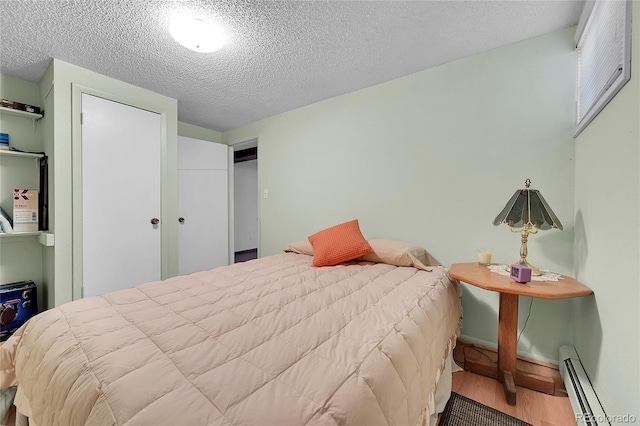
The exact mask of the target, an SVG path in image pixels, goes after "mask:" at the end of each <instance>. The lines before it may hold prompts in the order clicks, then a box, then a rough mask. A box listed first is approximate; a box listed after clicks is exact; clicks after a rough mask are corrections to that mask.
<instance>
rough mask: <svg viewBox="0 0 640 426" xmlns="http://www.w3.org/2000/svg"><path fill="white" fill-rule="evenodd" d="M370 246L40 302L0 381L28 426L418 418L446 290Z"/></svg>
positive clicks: (448, 342)
mask: <svg viewBox="0 0 640 426" xmlns="http://www.w3.org/2000/svg"><path fill="white" fill-rule="evenodd" d="M375 254H376V253H375V252H374V253H372V254H371V255H370V259H371V256H373V258H372V259H373V261H367V260H366V256H365V258H361V259H357V260H356V261H350V262H347V263H342V264H339V265H336V266H329V267H314V266H313V256H311V255H309V254H308V253H305V250H304V249H302V250H300V249H298V248H296V247H294V246H292V245H289V246H288V247H287V250H286V251H285V252H283V253H280V254H276V255H272V256H267V257H263V258H260V259H257V260H253V261H249V262H244V263H237V264H234V265H230V266H225V267H221V268H216V269H213V270H210V271H204V272H198V273H194V274H190V275H185V276H179V277H174V278H171V279H167V280H164V281H159V282H154V283H149V284H144V285H140V286H138V287H135V288H131V289H126V290H121V291H117V292H114V293H109V294H105V295H103V296H97V297H90V298H86V299H82V300H78V301H74V302H71V303H68V304H65V305H62V306H60V307H57V308H54V309H50V310H48V311H45V312H43V313H41V314H39V315H37V316H36V317H34V318H32V319H31V320H29V321H28V322H27V323H26V324H25V325H24V326H23V327H22V328H21V329H19V330H18V331H17V332H16V334H14V335H13V336H12V337H11V338H10V339H9V340H8V341H7V342H5V345H3V346H2V362H3V365H2V368H3V371H2V374H3V382H4V384H3V386H6V385H7V384H17V393H16V396H15V405H16V407H17V410H18V412H19V413H21V415H24V416H26V417H28V419H29V422H30V423H29V424H30V425H32V426H33V425H35V426H43V425H62V424H64V425H84V424H87V425H204V424H221V425H267V424H272V425H307V424H308V425H311V424H314V425H315V424H330V425H336V424H338V425H347V424H349V425H377V424H394V425H420V424H428V423H429V421H430V418H433V416H432V415H433V414H434V413H435V411H437V407H436V405H437V404H436V399H437V393H438V392H439V391H438V388H439V384H440V387H444V388H446V387H447V386H446V385H444V386H443V385H442V383H443V382H444V383H447V382H448V383H449V388H448V389H445V391H444V392H445V393H446V395H448V393H447V392H449V391H450V377H449V378H448V379H447V378H446V377H445V376H446V375H447V374H448V375H450V368H449V367H450V365H449V363H450V362H451V353H452V350H453V347H454V346H455V342H456V337H457V335H458V333H459V330H460V325H461V306H460V290H459V286H458V283H457V282H456V281H455V280H452V279H450V278H449V277H448V275H447V271H446V269H445V268H443V267H442V266H435V265H424V263H430V262H429V261H428V260H426V261H423V262H418V263H420V265H417V264H414V263H415V262H412V261H411V260H409V262H408V263H409V264H411V265H412V266H404V264H402V262H400V263H399V262H397V261H390V262H389V261H387V263H385V260H384V259H380V256H375ZM378 254H380V253H378ZM382 257H384V256H382ZM394 263H395V264H394ZM14 374H15V376H14Z"/></svg>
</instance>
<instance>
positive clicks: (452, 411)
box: [438, 392, 532, 426]
mask: <svg viewBox="0 0 640 426" xmlns="http://www.w3.org/2000/svg"><path fill="white" fill-rule="evenodd" d="M438 425H439V426H532V425H531V424H529V423H527V422H523V421H522V420H520V419H516V418H515V417H512V416H510V415H508V414H505V413H502V412H500V411H498V410H496V409H494V408H491V407H487V406H486V405H484V404H480V403H479V402H477V401H474V400H473V399H469V398H467V397H466V396H462V395H460V394H457V393H455V392H451V398H449V402H447V405H446V407H444V411H443V412H442V416H441V417H440V422H439V423H438Z"/></svg>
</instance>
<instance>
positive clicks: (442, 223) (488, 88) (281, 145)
mask: <svg viewBox="0 0 640 426" xmlns="http://www.w3.org/2000/svg"><path fill="white" fill-rule="evenodd" d="M574 31H575V30H574V29H573V28H571V29H566V30H563V31H558V32H555V33H552V34H548V35H545V36H542V37H538V38H535V39H531V40H528V41H525V42H522V43H518V44H514V45H511V46H507V47H503V48H500V49H495V50H492V51H489V52H487V53H483V54H480V55H477V56H473V57H470V58H466V59H462V60H458V61H455V62H452V63H448V64H445V65H442V66H439V67H437V68H433V69H429V70H426V71H422V72H419V73H416V74H413V75H410V76H407V77H403V78H400V79H397V80H393V81H390V82H386V83H383V84H379V85H377V86H373V87H369V88H366V89H363V90H359V91H357V92H353V93H350V94H347V95H343V96H339V97H335V98H331V99H328V100H325V101H322V102H318V103H316V104H313V105H309V106H306V107H303V108H299V109H296V110H293V111H289V112H286V113H283V114H280V115H277V116H274V117H271V118H268V119H265V120H262V121H259V122H256V123H252V124H250V125H247V126H244V127H240V128H238V129H234V130H230V131H227V132H225V133H224V134H223V140H224V141H225V142H226V143H230V144H232V143H236V142H240V141H243V140H249V139H252V138H256V137H257V138H258V147H259V150H260V160H259V165H260V167H259V173H258V175H259V186H260V188H261V189H268V190H269V198H268V199H264V198H261V199H260V250H261V251H260V253H261V255H263V256H264V255H269V254H273V253H276V252H278V251H280V250H282V248H283V247H284V246H285V245H286V244H287V243H288V242H291V241H295V240H300V239H304V238H306V237H307V236H308V235H310V234H312V233H313V232H315V231H318V230H320V229H323V228H325V227H328V226H331V225H334V224H337V223H340V222H342V221H346V220H349V219H353V218H358V219H359V220H360V224H361V228H362V231H363V233H364V235H365V236H366V237H367V238H374V237H378V238H394V239H398V240H405V241H410V242H413V243H417V244H420V245H422V246H424V247H426V248H427V249H428V250H429V251H430V252H431V253H432V254H433V255H434V256H435V257H436V258H438V259H439V260H440V261H441V262H442V263H443V264H444V265H447V266H448V265H450V264H451V263H455V262H468V261H474V260H475V259H476V249H477V248H479V247H489V248H491V249H492V250H493V253H494V261H497V262H504V263H507V262H512V261H515V260H516V259H518V258H519V249H520V237H519V235H517V234H513V233H511V232H510V231H509V229H508V228H507V227H505V226H501V227H494V226H493V225H492V221H493V219H494V218H495V216H496V215H497V214H498V213H499V212H500V210H501V209H502V208H503V207H504V205H505V204H506V202H507V200H508V199H509V198H510V197H511V196H512V195H513V193H514V192H515V190H516V189H518V188H522V187H523V185H524V180H525V179H527V178H530V179H531V180H532V181H533V187H534V188H536V189H539V190H541V192H542V194H543V195H544V197H545V198H546V200H547V202H548V203H549V204H550V205H551V206H552V208H553V209H554V211H555V212H556V214H557V215H558V217H559V218H560V219H561V221H562V222H563V224H564V225H565V230H564V231H562V232H561V231H558V230H551V231H544V232H540V233H539V234H538V235H534V236H532V237H530V239H529V241H530V243H529V259H530V261H531V262H532V263H534V264H536V265H538V266H539V267H541V268H543V269H551V270H554V271H556V272H560V273H565V274H571V273H572V272H573V269H572V261H573V254H572V250H573V248H572V247H573V191H574V187H573V185H574V184H573V182H574V179H573V174H574V161H573V157H574V142H573V139H572V117H573V112H572V106H573V93H574V61H575V57H574V45H573V35H574ZM261 193H262V191H261ZM522 299H523V300H521V305H520V314H521V315H520V324H523V323H524V317H525V316H526V314H527V312H526V311H527V308H528V303H529V299H526V298H522ZM463 308H464V315H465V319H464V327H463V330H462V334H463V337H465V338H467V339H469V340H473V341H476V342H480V343H485V344H492V345H495V343H496V341H497V321H498V315H497V312H498V296H497V294H496V293H492V292H486V291H483V290H480V289H477V288H475V287H471V286H468V285H464V298H463ZM570 308H571V302H570V301H568V300H561V301H544V300H535V301H534V302H533V308H532V314H531V318H530V319H529V322H528V325H527V329H526V331H525V332H524V334H523V335H522V338H521V340H520V344H519V346H518V348H519V351H520V352H521V353H524V354H527V355H531V356H534V357H536V358H538V359H545V360H551V361H553V360H557V359H558V347H559V346H560V345H561V344H565V343H570V322H571V309H570Z"/></svg>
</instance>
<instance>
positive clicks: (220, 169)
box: [178, 136, 229, 275]
mask: <svg viewBox="0 0 640 426" xmlns="http://www.w3.org/2000/svg"><path fill="white" fill-rule="evenodd" d="M228 150H229V147H228V146H227V145H223V144H219V143H213V142H207V141H202V140H198V139H192V138H187V137H183V136H178V216H179V221H180V223H179V224H178V274H180V275H184V274H190V273H192V272H198V271H204V270H208V269H212V268H215V267H218V266H222V265H228V263H229V200H228V199H229V195H228V191H229V190H228Z"/></svg>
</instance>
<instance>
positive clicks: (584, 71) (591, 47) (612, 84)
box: [574, 0, 631, 137]
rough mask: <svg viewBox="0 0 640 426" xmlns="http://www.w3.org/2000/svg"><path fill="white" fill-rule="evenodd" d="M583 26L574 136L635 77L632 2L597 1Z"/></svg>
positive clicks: (578, 52) (622, 0) (580, 42)
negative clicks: (632, 47) (632, 45)
mask: <svg viewBox="0 0 640 426" xmlns="http://www.w3.org/2000/svg"><path fill="white" fill-rule="evenodd" d="M584 18H585V16H583V19H584ZM579 29H581V30H582V33H581V34H580V35H579V36H578V44H577V64H576V72H577V74H576V123H575V129H574V137H575V136H577V135H578V134H579V133H580V132H581V131H582V130H584V128H585V127H586V126H587V125H588V124H589V123H590V122H591V120H593V119H594V118H595V116H596V115H598V113H599V112H600V111H601V110H602V109H603V108H604V107H605V106H606V104H607V103H608V102H609V101H610V100H611V99H613V97H614V96H615V95H616V93H618V91H620V89H621V88H622V87H623V86H624V85H625V83H626V82H627V81H628V80H629V78H630V76H631V3H630V2H629V1H628V0H613V1H611V0H608V1H601V0H598V1H596V2H595V4H593V8H592V9H591V13H589V14H588V15H587V17H586V23H581V24H580V25H579Z"/></svg>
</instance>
